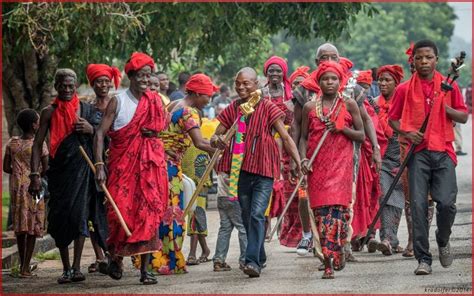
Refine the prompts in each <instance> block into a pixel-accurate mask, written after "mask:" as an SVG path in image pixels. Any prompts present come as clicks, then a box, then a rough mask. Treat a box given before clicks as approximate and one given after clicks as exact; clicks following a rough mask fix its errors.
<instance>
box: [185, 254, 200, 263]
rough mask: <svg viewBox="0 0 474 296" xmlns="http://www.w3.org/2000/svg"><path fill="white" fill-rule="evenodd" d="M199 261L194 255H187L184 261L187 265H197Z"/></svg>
mask: <svg viewBox="0 0 474 296" xmlns="http://www.w3.org/2000/svg"><path fill="white" fill-rule="evenodd" d="M200 262H201V261H200V260H197V259H196V257H194V256H189V257H188V260H187V261H186V264H187V265H199V263H200Z"/></svg>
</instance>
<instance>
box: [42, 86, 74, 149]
mask: <svg viewBox="0 0 474 296" xmlns="http://www.w3.org/2000/svg"><path fill="white" fill-rule="evenodd" d="M51 105H53V106H56V108H55V109H54V111H53V114H52V115H51V128H50V129H51V130H50V145H49V146H50V147H49V155H50V156H51V157H52V158H54V156H55V154H56V151H57V150H58V148H59V145H60V144H61V142H62V141H63V140H64V139H65V138H66V137H67V136H69V135H70V134H71V133H72V132H73V130H74V123H76V121H77V115H76V112H77V110H78V108H79V98H78V97H77V94H74V96H73V97H72V99H71V100H70V101H65V100H60V99H59V98H56V99H54V102H53V103H52V104H51Z"/></svg>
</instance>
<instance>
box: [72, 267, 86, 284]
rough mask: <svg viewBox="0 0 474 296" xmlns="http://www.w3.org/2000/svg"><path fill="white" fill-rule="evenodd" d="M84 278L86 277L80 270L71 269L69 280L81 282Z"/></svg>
mask: <svg viewBox="0 0 474 296" xmlns="http://www.w3.org/2000/svg"><path fill="white" fill-rule="evenodd" d="M84 280H86V277H85V276H84V274H82V272H81V271H80V270H77V269H74V268H73V269H71V281H73V282H82V281H84Z"/></svg>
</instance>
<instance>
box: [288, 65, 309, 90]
mask: <svg viewBox="0 0 474 296" xmlns="http://www.w3.org/2000/svg"><path fill="white" fill-rule="evenodd" d="M308 71H309V67H308V66H300V67H298V68H296V70H295V72H293V73H291V75H290V78H288V80H289V81H290V83H291V89H293V90H294V89H295V88H296V87H298V86H299V85H300V84H301V82H303V81H304V80H305V79H306V78H307V77H308V76H309V73H308Z"/></svg>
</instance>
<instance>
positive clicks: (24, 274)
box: [18, 272, 38, 279]
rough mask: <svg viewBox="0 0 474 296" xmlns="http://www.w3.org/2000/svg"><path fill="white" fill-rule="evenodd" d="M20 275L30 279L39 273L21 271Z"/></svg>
mask: <svg viewBox="0 0 474 296" xmlns="http://www.w3.org/2000/svg"><path fill="white" fill-rule="evenodd" d="M18 277H19V278H20V279H30V278H35V277H38V275H37V274H36V273H32V272H28V273H20V274H19V275H18Z"/></svg>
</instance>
